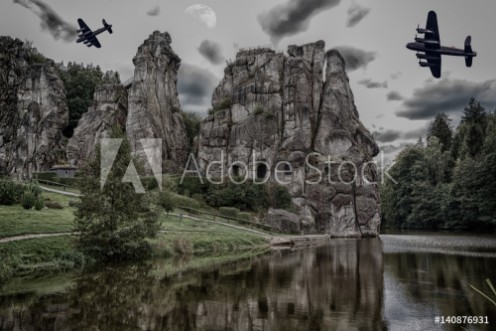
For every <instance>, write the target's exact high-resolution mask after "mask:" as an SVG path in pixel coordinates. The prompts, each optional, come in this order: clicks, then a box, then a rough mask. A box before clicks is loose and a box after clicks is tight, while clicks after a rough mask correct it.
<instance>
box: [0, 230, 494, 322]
mask: <svg viewBox="0 0 496 331" xmlns="http://www.w3.org/2000/svg"><path fill="white" fill-rule="evenodd" d="M393 239H394V240H396V239H397V238H393V237H388V236H386V237H385V238H384V242H385V244H384V247H385V248H384V247H383V244H382V242H381V240H379V239H368V240H333V241H332V244H331V245H329V246H326V247H320V248H315V249H307V250H301V251H296V252H289V251H280V252H274V253H272V254H269V255H265V256H261V257H256V258H251V259H246V260H243V261H240V262H236V263H231V264H228V265H224V266H222V267H211V268H209V269H207V270H203V271H201V272H177V271H176V272H174V271H172V272H171V266H170V264H169V265H165V264H162V263H154V264H152V265H147V266H128V267H119V268H118V267H115V268H107V269H105V270H102V271H99V272H86V273H85V274H83V275H81V276H80V277H79V278H78V279H77V281H75V282H74V283H72V285H70V286H69V287H68V289H67V290H65V291H61V292H58V293H51V294H43V295H41V294H36V293H35V292H29V293H22V294H20V293H17V294H15V295H0V330H170V331H174V330H202V331H207V330H209V331H210V330H233V331H234V330H261V331H262V330H263V331H265V330H266V331H277V330H284V331H292V330H322V331H324V330H325V331H327V330H388V329H390V330H439V329H443V328H444V329H446V330H458V329H460V328H459V326H457V327H455V326H453V327H450V326H449V325H444V326H441V325H436V324H434V316H436V315H438V316H452V315H485V316H489V318H490V320H493V321H495V319H494V318H495V316H494V314H495V311H494V308H495V307H491V306H490V303H489V302H487V301H485V300H484V299H483V298H481V297H479V296H478V295H477V294H474V293H473V291H471V290H470V289H469V288H468V283H469V282H470V283H472V284H474V285H476V286H480V287H481V288H483V287H484V285H483V284H484V283H483V281H484V279H485V278H487V277H489V278H492V279H496V264H495V261H496V259H494V258H489V257H487V256H481V257H474V256H468V255H455V254H451V255H446V254H439V253H433V252H430V253H427V252H422V253H414V252H412V251H405V250H404V249H402V248H401V247H399V246H401V244H400V243H397V242H395V241H394V240H393ZM391 240H392V241H391ZM391 242H395V244H394V245H393V246H395V247H394V249H390V248H391ZM471 251H474V250H473V249H471ZM464 328H465V329H467V330H470V329H472V330H479V329H481V330H491V328H490V327H489V326H479V327H473V326H472V327H471V326H469V325H465V326H464Z"/></svg>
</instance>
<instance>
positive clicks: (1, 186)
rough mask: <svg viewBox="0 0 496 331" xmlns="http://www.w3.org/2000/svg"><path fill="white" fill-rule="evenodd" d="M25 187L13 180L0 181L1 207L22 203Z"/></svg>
mask: <svg viewBox="0 0 496 331" xmlns="http://www.w3.org/2000/svg"><path fill="white" fill-rule="evenodd" d="M23 191H24V187H23V186H22V185H21V184H18V183H16V182H14V181H13V180H12V179H11V178H4V179H0V205H5V206H10V205H13V204H16V203H19V202H20V201H21V197H22V193H23Z"/></svg>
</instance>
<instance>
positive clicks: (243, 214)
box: [237, 212, 251, 221]
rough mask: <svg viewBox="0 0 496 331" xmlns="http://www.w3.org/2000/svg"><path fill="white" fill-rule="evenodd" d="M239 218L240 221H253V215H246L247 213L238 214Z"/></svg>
mask: <svg viewBox="0 0 496 331" xmlns="http://www.w3.org/2000/svg"><path fill="white" fill-rule="evenodd" d="M237 218H238V219H240V220H244V221H251V214H250V213H245V212H240V213H238V217H237Z"/></svg>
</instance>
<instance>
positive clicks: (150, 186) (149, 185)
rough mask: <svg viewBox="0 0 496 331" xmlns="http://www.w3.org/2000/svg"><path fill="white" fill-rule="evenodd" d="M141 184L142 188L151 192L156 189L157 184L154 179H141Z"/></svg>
mask: <svg viewBox="0 0 496 331" xmlns="http://www.w3.org/2000/svg"><path fill="white" fill-rule="evenodd" d="M141 183H142V184H143V187H144V188H145V189H146V190H148V191H152V190H154V189H156V188H158V182H157V179H156V178H155V177H142V178H141Z"/></svg>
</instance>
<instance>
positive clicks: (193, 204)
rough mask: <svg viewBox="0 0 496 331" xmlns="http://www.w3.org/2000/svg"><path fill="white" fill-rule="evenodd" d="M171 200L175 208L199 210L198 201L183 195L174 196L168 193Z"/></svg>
mask: <svg viewBox="0 0 496 331" xmlns="http://www.w3.org/2000/svg"><path fill="white" fill-rule="evenodd" d="M169 194H170V196H171V199H172V203H173V204H174V206H176V207H179V208H180V207H186V208H193V209H199V208H201V205H200V203H199V202H198V201H196V200H194V199H191V198H188V197H185V196H183V195H179V194H174V193H169Z"/></svg>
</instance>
